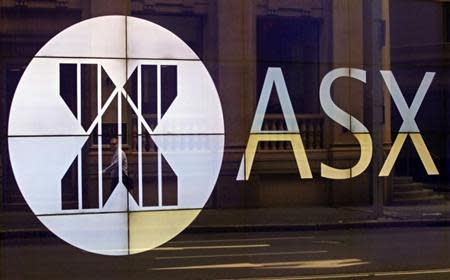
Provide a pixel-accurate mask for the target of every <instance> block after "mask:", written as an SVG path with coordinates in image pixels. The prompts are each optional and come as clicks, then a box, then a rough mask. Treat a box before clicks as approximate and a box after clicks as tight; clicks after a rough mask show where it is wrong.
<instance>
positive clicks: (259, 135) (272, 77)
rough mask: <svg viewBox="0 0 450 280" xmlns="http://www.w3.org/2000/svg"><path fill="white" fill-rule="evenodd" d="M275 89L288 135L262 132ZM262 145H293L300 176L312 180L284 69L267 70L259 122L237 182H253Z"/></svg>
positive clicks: (277, 132)
mask: <svg viewBox="0 0 450 280" xmlns="http://www.w3.org/2000/svg"><path fill="white" fill-rule="evenodd" d="M273 85H275V88H276V92H277V95H278V99H279V100H280V105H281V110H282V112H283V117H284V120H285V122H286V126H287V130H285V131H274V130H270V131H263V130H262V125H263V121H264V115H265V114H266V110H267V105H268V104H269V98H270V92H271V91H272V87H273ZM260 141H289V142H291V145H292V149H293V150H294V156H295V160H296V162H297V167H298V170H299V172H300V176H301V177H302V178H312V174H311V169H310V167H309V163H308V159H307V157H306V153H305V148H304V146H303V142H302V139H301V137H300V130H299V129H298V125H297V119H296V118H295V114H294V109H293V108H292V103H291V100H290V99H289V94H288V90H287V87H286V83H285V81H284V77H283V72H281V69H280V68H269V69H267V74H266V78H265V80H264V85H263V88H262V91H261V96H260V98H259V102H258V106H257V107H256V113H255V118H254V119H253V124H252V128H251V131H250V138H249V140H248V143H247V147H246V149H245V153H244V155H243V156H242V160H241V165H240V166H239V172H238V175H237V178H236V179H237V180H239V181H241V180H248V179H249V178H250V172H251V170H252V164H253V160H254V159H255V153H256V149H257V147H258V143H259V142H260Z"/></svg>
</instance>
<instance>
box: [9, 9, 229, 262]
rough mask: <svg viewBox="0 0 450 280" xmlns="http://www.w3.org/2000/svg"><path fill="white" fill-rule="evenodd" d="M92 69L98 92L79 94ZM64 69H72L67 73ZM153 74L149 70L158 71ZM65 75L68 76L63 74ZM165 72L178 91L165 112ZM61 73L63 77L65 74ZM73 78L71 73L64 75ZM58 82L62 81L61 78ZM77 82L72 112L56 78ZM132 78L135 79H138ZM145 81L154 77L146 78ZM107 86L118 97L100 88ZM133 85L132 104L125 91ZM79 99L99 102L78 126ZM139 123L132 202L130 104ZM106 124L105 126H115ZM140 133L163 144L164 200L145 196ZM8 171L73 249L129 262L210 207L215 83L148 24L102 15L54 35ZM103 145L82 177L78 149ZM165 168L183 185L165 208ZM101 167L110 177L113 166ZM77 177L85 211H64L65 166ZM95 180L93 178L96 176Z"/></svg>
mask: <svg viewBox="0 0 450 280" xmlns="http://www.w3.org/2000/svg"><path fill="white" fill-rule="evenodd" d="M86 65H89V66H91V67H93V69H95V71H93V72H94V73H91V76H95V77H96V82H95V83H94V84H95V86H94V87H95V88H96V91H94V92H95V93H93V94H91V95H89V94H88V93H86V92H84V90H83V89H84V87H83V81H84V80H83V78H82V75H83V70H82V69H83V68H84V67H86ZM67 69H69V70H70V69H73V72H71V73H72V74H70V71H69V70H68V72H67V71H66V70H67ZM153 70H154V71H153ZM65 71H66V72H65ZM165 71H172V72H173V73H174V75H173V77H174V80H170V81H168V83H171V84H175V85H176V95H175V96H173V100H170V102H169V103H170V106H168V107H167V108H163V107H162V105H161V104H162V103H161V100H162V98H164V93H162V90H163V88H164V87H163V86H164V84H163V81H162V78H161V77H162V76H164V73H165ZM61 73H64V74H61ZM68 73H69V74H68ZM60 75H62V76H60ZM68 75H73V77H74V80H75V81H76V83H75V84H74V86H73V92H74V96H75V97H74V99H75V100H76V101H75V104H76V106H74V107H73V108H70V106H69V105H68V102H66V100H65V97H64V96H65V95H66V94H67V93H65V92H62V91H61V84H60V83H61V81H62V79H63V78H67V76H68ZM133 75H134V76H135V77H136V79H135V80H134V79H132V78H131V77H132V76H133ZM149 77H150V78H149ZM105 79H109V80H110V81H112V85H113V88H114V89H113V90H112V92H105V91H104V90H103V88H104V87H103V85H102V83H103V81H104V80H105ZM144 79H147V81H148V80H151V81H155V82H154V83H155V84H154V86H155V89H156V97H155V102H154V103H155V104H152V105H156V107H157V109H156V112H157V114H156V115H157V116H156V125H155V126H152V125H151V124H149V122H148V121H147V119H146V118H145V116H144V114H143V112H144V111H145V110H146V107H145V106H147V105H146V104H148V103H146V102H144V100H143V99H144V98H143V96H144V92H143V91H144V86H143V80H144ZM129 83H135V84H134V86H135V88H137V92H136V96H135V97H133V96H132V95H131V94H130V93H129V92H127V89H128V87H126V84H129ZM84 99H88V100H89V102H90V104H95V106H93V108H95V110H94V112H96V113H94V114H93V115H94V117H93V119H92V120H86V119H83V117H82V116H84V115H86V114H83V110H85V109H86V108H84V107H83V106H82V104H83V102H84ZM113 104H117V107H116V108H115V109H116V112H117V133H118V135H119V137H118V138H117V141H118V148H117V150H115V156H116V157H117V160H116V162H117V164H116V165H115V166H112V167H108V168H109V169H111V168H112V169H113V170H115V174H117V183H116V184H115V185H114V186H113V189H112V192H111V194H110V195H109V196H105V195H104V190H105V185H107V183H106V181H107V180H109V178H108V177H109V175H108V172H105V168H104V167H105V161H106V160H105V159H104V156H105V155H104V154H103V148H102V145H103V144H102V143H104V141H103V139H102V137H105V136H104V135H103V134H102V132H103V131H102V128H103V121H104V114H105V112H106V111H107V110H108V108H111V107H112V106H113ZM126 107H127V111H129V112H132V114H133V115H135V116H136V122H137V131H138V136H137V137H138V139H137V143H138V145H137V146H138V147H137V151H136V153H135V154H136V157H137V170H136V172H137V174H136V181H135V182H134V185H135V187H134V190H133V192H137V193H138V195H137V196H133V195H132V194H131V193H130V192H129V190H127V188H126V184H127V183H126V182H125V179H126V177H127V176H126V174H125V173H123V172H121V170H123V169H124V165H125V164H126V162H125V161H124V158H125V157H126V155H125V153H122V152H121V146H122V137H121V135H122V134H125V131H123V128H124V126H123V122H125V121H126V120H124V119H123V117H124V116H126V114H124V108H126ZM108 125H110V124H108ZM143 135H149V136H150V137H151V139H152V141H153V142H154V143H155V145H156V147H157V169H156V175H155V177H154V178H155V180H156V182H157V193H158V198H157V201H156V202H155V203H148V202H146V201H145V199H144V198H143V196H145V193H146V191H148V186H147V181H148V180H146V174H145V173H146V170H145V168H146V167H145V166H144V164H143V161H144V160H145V155H143V143H142V137H143ZM8 136H9V140H8V142H9V151H10V158H11V165H12V168H13V171H14V175H15V178H16V181H17V183H18V185H19V188H20V190H21V192H22V194H23V196H24V198H25V200H26V202H27V203H28V205H29V206H30V208H31V209H32V211H33V212H34V214H35V215H36V216H37V217H38V219H39V220H40V221H41V222H42V223H43V224H44V225H45V226H46V227H47V228H48V229H49V230H51V231H52V232H53V233H54V234H56V235H57V236H58V237H60V238H61V239H63V240H65V241H66V242H68V243H70V244H71V245H73V246H76V247H78V248H81V249H83V250H86V251H89V252H93V253H98V254H104V255H127V254H135V253H139V252H143V251H146V250H149V249H152V248H154V247H156V246H159V245H161V244H163V243H165V242H167V241H168V240H170V239H171V238H173V237H174V236H176V235H177V234H178V233H180V232H181V231H182V230H183V229H185V228H186V227H187V226H188V225H189V224H190V223H191V222H192V221H193V219H194V218H195V217H196V216H197V215H198V214H199V212H200V211H201V209H202V208H203V207H204V205H205V203H206V201H207V200H208V198H209V196H210V194H211V192H212V190H213V188H214V185H215V182H216V180H217V176H218V174H219V170H220V166H221V163H222V156H223V146H224V123H223V116H222V108H221V104H220V100H219V97H218V94H217V90H216V88H215V85H214V83H213V81H212V79H211V77H210V75H209V73H208V71H207V69H206V68H205V66H204V65H203V63H202V62H201V61H200V59H199V58H198V57H197V55H196V54H195V53H194V52H193V51H192V50H191V49H190V48H189V46H187V45H186V44H185V43H184V42H183V41H182V40H181V39H180V38H178V37H177V36H176V35H174V34H173V33H171V32H170V31H168V30H166V29H164V28H162V27H161V26H158V25H156V24H153V23H151V22H148V21H145V20H142V19H138V18H134V17H125V16H105V17H98V18H93V19H89V20H86V21H83V22H80V23H78V24H75V25H73V26H71V27H69V28H67V29H66V30H64V31H62V32H61V33H59V34H58V35H56V36H55V37H54V38H53V39H51V40H50V41H49V42H48V43H47V44H46V45H45V46H44V47H43V48H42V49H41V50H40V51H39V52H38V53H37V54H36V56H35V57H34V58H33V60H32V61H31V63H30V64H29V65H28V67H27V69H26V70H25V72H24V74H23V76H22V78H21V80H20V82H19V85H18V87H17V89H16V92H15V95H14V99H13V102H12V106H11V113H10V118H9V128H8ZM90 137H96V138H97V139H96V142H95V143H96V144H97V146H96V149H97V153H96V155H97V158H96V162H94V165H95V167H94V168H93V170H94V171H92V170H91V171H85V170H84V169H83V168H81V166H82V164H83V162H84V161H83V156H84V155H83V153H82V150H83V146H85V145H86V144H87V141H88V139H89V138H90ZM163 162H166V163H167V164H168V165H169V166H170V169H171V170H172V171H173V174H174V175H173V176H174V177H175V178H176V199H175V200H176V201H175V203H164V200H163V197H162V196H163V194H164V191H165V188H166V181H165V180H166V178H165V177H164V176H163V167H162V165H163ZM108 168H106V169H108ZM71 169H73V170H75V172H76V174H77V179H78V180H76V182H77V186H76V187H77V195H78V201H77V202H78V203H77V205H74V206H72V207H63V203H62V200H63V198H62V188H63V181H64V178H65V175H66V174H67V172H68V170H71ZM89 172H90V173H89ZM94 175H95V176H96V178H97V179H96V180H95V184H93V185H92V184H91V185H89V186H90V187H92V186H93V189H89V190H88V191H89V193H95V194H96V197H97V200H98V201H95V207H91V206H90V207H85V206H86V205H84V202H83V196H84V195H85V192H86V186H85V184H86V181H87V179H86V178H88V177H89V176H94Z"/></svg>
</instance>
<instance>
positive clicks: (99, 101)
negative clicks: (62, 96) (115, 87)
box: [97, 64, 103, 208]
mask: <svg viewBox="0 0 450 280" xmlns="http://www.w3.org/2000/svg"><path fill="white" fill-rule="evenodd" d="M101 110H102V67H101V65H100V64H98V65H97V114H98V115H100V111H101ZM102 133H103V131H102V117H101V116H100V118H99V119H98V124H97V149H98V150H97V154H98V166H97V167H98V207H99V208H102V207H103V171H102V170H103V150H102V146H103V142H102V141H103V140H102Z"/></svg>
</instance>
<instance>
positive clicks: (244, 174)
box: [237, 68, 439, 180]
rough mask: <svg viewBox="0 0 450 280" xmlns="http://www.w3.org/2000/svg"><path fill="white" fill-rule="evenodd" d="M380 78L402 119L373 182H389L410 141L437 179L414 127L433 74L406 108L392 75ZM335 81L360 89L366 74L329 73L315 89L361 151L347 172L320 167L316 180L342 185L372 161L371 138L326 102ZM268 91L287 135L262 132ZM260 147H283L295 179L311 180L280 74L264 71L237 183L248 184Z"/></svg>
mask: <svg viewBox="0 0 450 280" xmlns="http://www.w3.org/2000/svg"><path fill="white" fill-rule="evenodd" d="M380 73H381V75H382V77H383V80H384V82H385V84H386V87H387V88H388V90H389V93H390V95H391V96H392V99H393V100H394V103H395V105H396V106H397V109H398V110H399V112H400V115H401V117H402V119H403V124H402V125H401V127H400V130H399V132H398V135H397V137H396V139H395V141H394V144H393V145H392V148H391V150H390V152H389V154H388V156H387V158H386V161H385V162H384V164H383V167H382V168H381V171H380V173H379V176H389V174H390V173H391V171H392V168H393V166H394V164H395V161H396V160H397V157H398V155H399V153H400V150H401V149H402V147H403V144H404V143H405V141H406V139H407V138H408V136H409V137H410V138H411V140H412V142H413V144H414V147H415V148H416V151H417V153H418V154H419V157H420V160H421V161H422V164H423V166H424V167H425V170H426V172H427V173H428V175H438V174H439V172H438V170H437V168H436V165H435V163H434V161H433V159H432V157H431V155H430V152H429V151H428V148H427V146H426V144H425V142H424V140H423V137H422V135H421V134H420V130H419V127H418V126H417V123H416V121H415V117H416V115H417V112H418V111H419V109H420V106H421V105H422V102H423V99H424V98H425V95H426V93H427V91H428V88H429V87H430V85H431V83H432V81H433V78H434V75H435V73H431V72H427V73H425V76H424V77H423V80H422V82H421V84H420V86H419V88H418V89H417V93H416V95H415V97H414V100H413V102H412V104H411V106H408V104H407V103H406V101H405V98H404V97H403V94H402V92H401V90H400V87H399V86H398V84H397V81H396V80H395V77H394V75H393V74H392V72H391V71H380ZM339 78H351V79H356V80H358V81H360V82H362V83H366V71H364V70H362V69H355V68H338V69H334V70H332V71H330V72H329V73H328V74H326V75H325V77H324V78H323V79H322V82H321V84H320V89H319V99H320V105H321V107H322V109H323V111H324V112H325V114H326V115H327V116H328V117H329V118H331V119H332V120H333V121H335V122H336V123H338V124H340V125H341V126H343V127H344V128H346V129H348V130H349V131H351V132H352V133H353V136H354V137H355V138H356V140H358V143H359V145H360V147H361V154H360V158H359V161H358V162H357V163H356V164H355V165H354V166H353V167H351V168H344V169H342V168H335V167H332V166H329V165H327V164H325V163H321V165H320V174H321V176H322V177H324V178H329V179H348V178H352V177H356V176H358V175H360V174H361V173H363V172H364V170H366V168H367V167H368V166H369V164H370V161H371V159H372V150H373V148H372V138H371V136H370V134H369V130H368V129H367V128H366V127H365V126H364V124H362V123H361V122H360V121H359V120H357V119H356V118H355V117H353V116H351V115H350V114H348V113H347V112H345V111H343V110H342V109H341V108H339V107H338V106H337V105H336V104H335V103H334V102H333V100H332V99H331V86H332V84H333V82H334V81H335V80H337V79H339ZM274 86H275V89H276V92H277V95H278V99H279V101H280V105H281V109H282V113H283V116H284V120H285V122H286V126H287V130H284V131H273V130H270V131H268V130H263V129H262V126H263V120H264V116H265V114H266V110H267V105H268V103H269V97H270V93H271V92H272V88H273V87H274ZM260 141H269V142H270V141H289V142H290V143H291V145H292V148H293V153H294V156H295V160H296V162H297V167H298V170H299V173H300V176H301V178H305V179H311V178H312V177H313V176H312V173H311V168H310V167H309V163H308V158H307V156H306V153H305V148H304V145H303V142H302V138H301V137H300V130H299V128H298V125H297V119H296V117H295V114H294V110H293V108H292V103H291V101H290V99H289V93H288V90H287V87H286V83H285V81H284V77H283V72H282V71H281V69H280V68H269V69H268V70H267V74H266V78H265V80H264V84H263V88H262V91H261V96H260V99H259V102H258V106H257V108H256V113H255V117H254V119H253V124H252V127H251V130H250V138H249V140H248V143H247V147H246V149H245V152H244V155H243V156H242V160H241V164H240V167H239V171H238V175H237V180H248V179H249V178H250V173H251V170H252V165H253V161H254V158H255V153H256V149H257V147H258V143H259V142H260Z"/></svg>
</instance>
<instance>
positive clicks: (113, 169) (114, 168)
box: [103, 137, 133, 190]
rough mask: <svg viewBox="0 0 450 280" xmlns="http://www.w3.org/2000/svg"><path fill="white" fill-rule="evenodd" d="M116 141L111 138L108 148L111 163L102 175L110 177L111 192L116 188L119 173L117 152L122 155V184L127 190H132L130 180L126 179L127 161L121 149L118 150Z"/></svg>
mask: <svg viewBox="0 0 450 280" xmlns="http://www.w3.org/2000/svg"><path fill="white" fill-rule="evenodd" d="M118 142H119V141H118V139H117V137H112V138H111V140H110V141H109V146H110V149H111V151H112V152H113V156H112V158H111V163H110V164H109V165H108V166H107V167H106V168H105V169H103V173H109V175H110V176H111V190H114V188H115V187H116V186H117V183H118V182H119V173H118V169H119V168H118V163H119V151H120V153H122V182H123V184H124V185H125V187H126V188H127V189H128V190H131V189H132V188H133V185H132V182H131V179H130V178H129V177H128V159H127V156H126V154H125V152H124V151H122V148H118V147H117V145H118Z"/></svg>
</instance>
